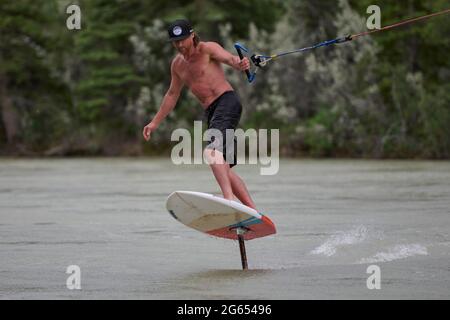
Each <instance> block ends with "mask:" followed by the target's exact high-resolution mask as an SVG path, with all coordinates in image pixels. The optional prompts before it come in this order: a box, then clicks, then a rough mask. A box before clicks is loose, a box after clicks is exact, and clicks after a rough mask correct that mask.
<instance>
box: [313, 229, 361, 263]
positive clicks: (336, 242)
mask: <svg viewBox="0 0 450 320" xmlns="http://www.w3.org/2000/svg"><path fill="white" fill-rule="evenodd" d="M367 234H368V229H367V228H366V227H365V226H363V225H361V226H358V227H356V228H355V229H352V230H350V231H340V232H338V233H336V234H335V235H333V236H332V237H330V238H329V239H328V240H326V241H325V243H323V244H322V245H320V246H319V247H317V248H315V249H314V250H312V251H311V254H322V255H325V256H327V257H331V256H333V255H334V254H336V251H337V248H338V247H342V246H347V245H352V244H356V243H360V242H363V241H364V240H365V239H366V238H367Z"/></svg>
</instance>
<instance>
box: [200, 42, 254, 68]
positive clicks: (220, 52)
mask: <svg viewBox="0 0 450 320" xmlns="http://www.w3.org/2000/svg"><path fill="white" fill-rule="evenodd" d="M202 49H203V51H204V52H205V53H207V54H209V55H210V56H211V58H212V59H214V60H216V61H219V62H220V63H225V64H227V65H229V66H230V67H233V68H234V69H236V70H239V71H244V70H247V69H250V61H249V60H248V58H247V57H244V59H242V60H241V58H239V56H234V55H232V54H231V53H229V52H228V51H226V50H225V49H224V48H222V46H221V45H220V44H218V43H216V42H204V43H203V48H202Z"/></svg>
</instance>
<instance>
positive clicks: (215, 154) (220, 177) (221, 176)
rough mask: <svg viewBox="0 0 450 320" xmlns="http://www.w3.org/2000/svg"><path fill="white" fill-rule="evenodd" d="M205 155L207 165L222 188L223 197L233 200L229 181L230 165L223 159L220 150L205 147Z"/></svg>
mask: <svg viewBox="0 0 450 320" xmlns="http://www.w3.org/2000/svg"><path fill="white" fill-rule="evenodd" d="M205 155H206V157H207V158H208V162H209V164H210V165H209V166H210V167H211V170H212V172H213V174H214V177H215V178H216V180H217V183H218V184H219V186H220V189H221V190H222V193H223V197H224V198H225V199H228V200H234V195H233V189H232V187H231V181H230V174H229V172H230V166H229V164H228V163H227V162H225V161H224V160H223V154H222V152H220V151H217V150H215V151H213V150H211V149H205Z"/></svg>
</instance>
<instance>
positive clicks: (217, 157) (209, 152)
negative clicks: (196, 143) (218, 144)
mask: <svg viewBox="0 0 450 320" xmlns="http://www.w3.org/2000/svg"><path fill="white" fill-rule="evenodd" d="M203 158H204V159H205V161H206V162H207V163H208V164H209V165H211V164H224V163H225V159H224V158H223V154H222V152H220V151H218V150H215V149H209V148H206V149H205V150H203Z"/></svg>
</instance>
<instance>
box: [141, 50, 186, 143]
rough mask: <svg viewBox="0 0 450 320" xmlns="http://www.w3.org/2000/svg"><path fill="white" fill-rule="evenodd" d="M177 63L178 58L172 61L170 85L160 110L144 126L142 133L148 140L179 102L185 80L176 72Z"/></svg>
mask: <svg viewBox="0 0 450 320" xmlns="http://www.w3.org/2000/svg"><path fill="white" fill-rule="evenodd" d="M175 64H176V59H174V60H173V61H172V65H171V67H170V74H171V81H170V87H169V89H168V90H167V92H166V94H165V96H164V98H163V100H162V102H161V105H160V107H159V111H158V112H157V113H156V115H155V117H154V118H153V120H152V121H150V123H149V124H147V125H146V126H145V127H144V130H143V132H142V134H143V135H144V139H145V140H147V141H148V140H150V134H151V133H152V132H153V131H155V130H156V129H157V128H158V126H159V124H160V123H161V121H163V120H164V119H165V118H166V117H167V115H168V114H169V113H170V112H171V111H172V110H173V108H174V107H175V105H176V104H177V101H178V98H179V97H180V93H181V89H183V82H182V81H181V79H180V77H179V76H178V75H177V73H176V70H175Z"/></svg>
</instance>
